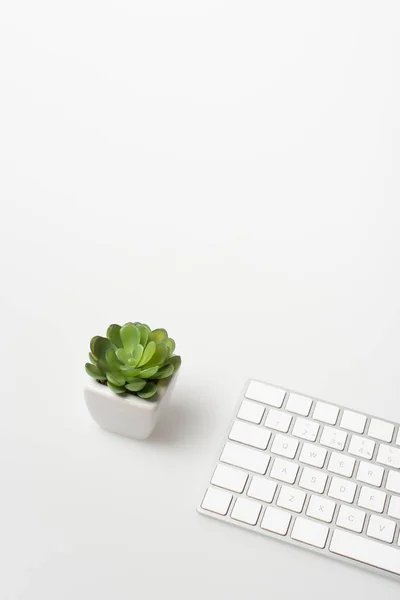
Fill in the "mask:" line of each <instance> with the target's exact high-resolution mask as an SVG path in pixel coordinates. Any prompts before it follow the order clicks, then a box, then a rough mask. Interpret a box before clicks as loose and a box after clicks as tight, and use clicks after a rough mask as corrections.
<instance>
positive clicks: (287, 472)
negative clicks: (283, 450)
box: [270, 458, 299, 483]
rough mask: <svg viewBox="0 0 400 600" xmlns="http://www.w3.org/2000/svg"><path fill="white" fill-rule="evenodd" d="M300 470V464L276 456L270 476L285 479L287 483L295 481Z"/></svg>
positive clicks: (280, 479)
mask: <svg viewBox="0 0 400 600" xmlns="http://www.w3.org/2000/svg"><path fill="white" fill-rule="evenodd" d="M298 470H299V465H297V464H296V463H294V462H290V461H288V460H282V459H281V458H276V459H275V460H274V464H273V465H272V469H271V473H270V476H271V477H272V478H273V479H279V481H284V482H285V483H294V482H295V480H296V477H297V471H298Z"/></svg>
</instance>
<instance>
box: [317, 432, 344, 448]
mask: <svg viewBox="0 0 400 600" xmlns="http://www.w3.org/2000/svg"><path fill="white" fill-rule="evenodd" d="M346 440H347V433H346V432H345V431H342V430H341V429H334V428H333V427H324V429H323V431H322V435H321V439H320V442H319V443H320V444H321V445H322V446H328V447H329V448H334V449H335V450H343V448H344V446H345V444H346Z"/></svg>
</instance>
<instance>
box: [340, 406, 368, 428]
mask: <svg viewBox="0 0 400 600" xmlns="http://www.w3.org/2000/svg"><path fill="white" fill-rule="evenodd" d="M366 422H367V417H366V416H365V415H361V414H360V413H356V412H353V411H352V410H344V411H343V415H342V420H341V421H340V427H343V428H344V429H349V430H350V431H354V432H355V433H363V432H364V429H365V423H366Z"/></svg>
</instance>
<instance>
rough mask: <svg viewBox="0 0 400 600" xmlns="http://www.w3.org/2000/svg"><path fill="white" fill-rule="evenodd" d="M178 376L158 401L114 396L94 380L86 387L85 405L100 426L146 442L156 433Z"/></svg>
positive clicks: (172, 379)
mask: <svg viewBox="0 0 400 600" xmlns="http://www.w3.org/2000/svg"><path fill="white" fill-rule="evenodd" d="M178 373H179V371H178V372H177V373H175V375H174V376H173V377H172V378H171V379H169V380H166V382H165V384H164V385H162V387H161V389H160V390H159V392H158V399H157V400H153V401H152V400H142V399H141V398H139V397H138V396H133V395H131V394H115V393H114V392H112V391H111V390H110V389H109V388H108V387H107V386H106V385H103V384H102V383H98V382H97V381H95V380H94V379H92V380H90V381H89V382H88V383H87V385H86V386H85V390H84V395H85V402H86V406H87V407H88V410H89V412H90V414H91V415H92V417H93V419H94V420H95V421H96V423H97V424H98V425H100V427H102V428H103V429H106V430H107V431H112V432H113V433H118V434H119V435H124V436H127V437H130V438H134V439H136V440H145V439H146V438H148V437H149V435H150V434H151V432H152V431H153V429H154V427H155V425H156V423H157V421H158V419H159V418H160V415H161V414H162V412H163V411H164V409H165V408H166V405H167V404H168V402H169V400H170V398H171V395H172V391H173V388H174V386H175V383H176V379H177V377H178Z"/></svg>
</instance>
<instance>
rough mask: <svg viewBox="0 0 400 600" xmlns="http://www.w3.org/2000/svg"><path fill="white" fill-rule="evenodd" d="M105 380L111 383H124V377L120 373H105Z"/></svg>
mask: <svg viewBox="0 0 400 600" xmlns="http://www.w3.org/2000/svg"><path fill="white" fill-rule="evenodd" d="M106 375H107V381H109V382H110V383H112V384H113V385H117V386H122V385H125V377H124V376H123V375H122V373H108V372H107V373H106Z"/></svg>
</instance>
